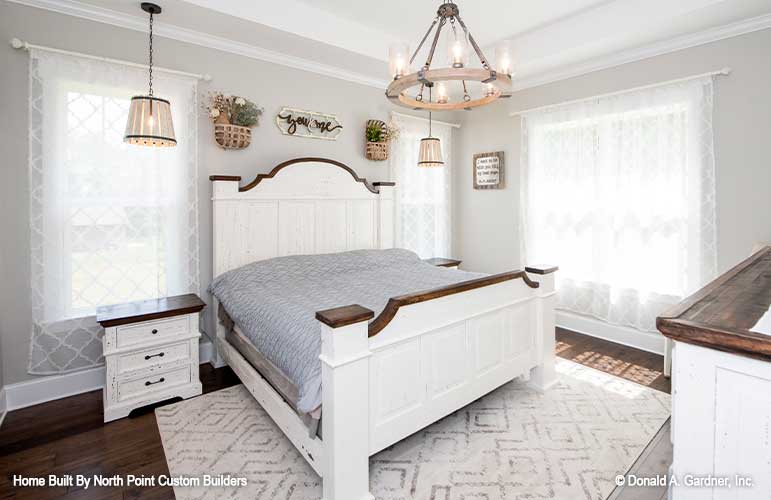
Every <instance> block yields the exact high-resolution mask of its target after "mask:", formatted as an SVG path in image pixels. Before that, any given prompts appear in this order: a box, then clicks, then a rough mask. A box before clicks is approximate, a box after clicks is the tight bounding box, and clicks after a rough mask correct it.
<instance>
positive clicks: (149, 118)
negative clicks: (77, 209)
mask: <svg viewBox="0 0 771 500" xmlns="http://www.w3.org/2000/svg"><path fill="white" fill-rule="evenodd" d="M142 10H143V11H145V12H147V13H148V14H150V64H149V68H150V71H149V74H150V75H149V76H150V89H149V91H148V93H147V95H146V96H134V97H132V98H131V107H130V108H129V117H128V122H127V123H126V133H125V134H124V136H123V142H127V143H129V144H137V145H139V146H151V147H157V148H162V147H173V146H176V145H177V138H176V136H175V135H174V123H173V122H172V119H171V103H169V101H167V100H166V99H160V98H158V97H154V96H153V16H154V15H155V14H160V13H161V8H160V7H159V6H158V5H155V4H154V3H148V2H144V3H142Z"/></svg>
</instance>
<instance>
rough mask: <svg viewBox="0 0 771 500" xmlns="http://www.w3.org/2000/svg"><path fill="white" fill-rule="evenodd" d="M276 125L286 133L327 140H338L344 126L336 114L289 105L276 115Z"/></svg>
mask: <svg viewBox="0 0 771 500" xmlns="http://www.w3.org/2000/svg"><path fill="white" fill-rule="evenodd" d="M276 125H278V128H279V130H281V133H282V134H284V135H293V136H296V137H312V138H313V139H325V140H327V141H336V140H337V136H339V135H340V132H342V131H343V126H342V124H340V120H338V119H337V117H336V116H335V115H330V114H326V113H317V112H315V111H304V110H302V109H294V108H287V107H283V108H281V111H279V112H278V114H277V115H276Z"/></svg>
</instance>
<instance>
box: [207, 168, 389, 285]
mask: <svg viewBox="0 0 771 500" xmlns="http://www.w3.org/2000/svg"><path fill="white" fill-rule="evenodd" d="M210 179H211V180H212V184H213V185H212V203H213V221H214V229H213V231H212V235H213V238H214V241H213V258H214V269H213V271H214V276H218V275H220V274H222V273H224V272H225V271H228V270H230V269H233V268H236V267H239V266H242V265H244V264H248V263H249V262H254V261H256V260H262V259H269V258H272V257H279V256H284V255H294V254H318V253H330V252H342V251H345V250H358V249H366V248H392V247H393V246H394V184H393V183H390V182H380V183H378V182H375V183H369V182H367V180H366V179H362V178H359V177H358V176H357V175H356V173H355V172H354V171H353V170H352V169H351V168H350V167H348V166H346V165H344V164H342V163H340V162H337V161H335V160H330V159H326V158H298V159H295V160H289V161H286V162H284V163H281V164H280V165H278V166H276V167H275V168H274V169H273V170H272V171H271V172H270V173H269V174H261V175H258V176H257V177H256V178H255V179H254V180H253V181H252V182H250V183H249V184H247V185H245V186H243V187H240V188H239V183H240V181H241V177H237V176H222V175H213V176H211V177H210Z"/></svg>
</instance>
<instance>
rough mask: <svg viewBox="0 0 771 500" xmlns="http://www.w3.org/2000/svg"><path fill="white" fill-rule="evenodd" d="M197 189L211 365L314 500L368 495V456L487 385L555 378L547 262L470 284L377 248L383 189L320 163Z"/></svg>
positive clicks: (469, 276) (294, 164) (387, 188)
mask: <svg viewBox="0 0 771 500" xmlns="http://www.w3.org/2000/svg"><path fill="white" fill-rule="evenodd" d="M211 180H212V182H213V190H212V192H213V196H212V202H213V222H214V230H213V256H214V262H213V265H214V276H215V280H214V281H213V283H212V291H213V292H214V296H215V301H216V302H217V304H216V307H215V308H213V309H214V310H221V311H222V314H220V315H218V321H217V339H216V343H215V344H216V364H217V365H219V366H222V365H225V364H227V365H229V366H231V368H232V369H233V371H234V372H235V373H236V374H237V375H238V376H239V378H240V379H241V381H242V382H243V383H244V385H245V387H246V388H247V389H248V390H249V391H250V392H251V393H252V395H254V397H255V398H256V399H257V401H258V402H259V403H260V405H261V406H262V407H263V408H264V409H265V410H266V412H267V413H268V414H269V415H270V416H271V417H272V418H273V420H274V421H275V422H276V423H277V425H278V426H279V427H280V428H281V429H282V430H283V432H284V433H285V434H286V436H287V438H289V440H290V441H291V442H292V443H293V444H294V446H295V447H296V448H297V449H298V450H299V451H300V453H301V454H302V455H303V457H304V458H305V459H306V460H307V461H308V463H309V464H310V465H311V467H313V469H314V470H315V471H316V472H317V473H318V474H319V475H320V476H321V477H322V481H323V494H324V498H325V499H327V500H332V499H335V500H364V499H368V498H372V496H371V494H370V493H369V461H368V458H369V456H370V455H373V454H374V453H377V452H378V451H380V450H382V449H384V448H386V447H388V446H390V445H392V444H394V443H396V442H398V441H399V440H401V439H403V438H405V437H406V436H408V435H410V434H412V433H414V432H415V431H417V430H419V429H421V428H423V427H425V426H427V425H429V424H431V423H432V422H435V421H436V420H439V419H441V418H442V417H444V416H446V415H448V414H450V413H452V412H454V411H456V410H458V409H460V408H462V407H463V406H465V405H467V404H468V403H470V402H472V401H474V400H475V399H477V398H479V397H481V396H483V395H485V394H487V393H488V392H490V391H492V390H493V389H495V388H497V387H499V386H500V385H502V384H505V383H507V382H509V381H511V380H513V379H514V378H517V377H521V378H522V379H524V380H529V382H530V384H531V385H533V386H535V387H537V388H539V389H541V390H546V389H548V387H550V386H551V385H552V384H553V383H554V382H555V380H556V375H555V371H554V275H553V273H554V271H556V268H555V267H549V266H533V267H528V268H525V270H515V271H510V272H506V273H501V274H495V275H482V274H475V273H464V272H462V271H455V270H448V269H439V268H432V267H431V266H430V265H429V264H426V263H424V262H422V261H420V259H418V258H417V256H415V255H414V254H412V253H411V252H407V251H405V250H398V249H396V250H390V249H392V248H393V246H394V224H395V217H394V193H395V190H396V189H397V186H395V185H394V184H393V183H369V182H368V181H366V179H362V178H360V177H358V176H357V175H356V173H355V172H354V171H353V170H352V169H350V168H349V167H347V166H346V165H344V164H342V163H340V162H337V161H335V160H330V159H324V158H303V159H297V160H290V161H287V162H284V163H282V164H280V165H278V166H277V167H275V168H274V169H273V170H272V171H271V172H270V173H268V174H262V175H258V176H257V177H256V178H255V179H254V180H253V181H252V182H250V183H249V184H246V185H244V186H240V181H241V178H240V177H235V176H212V177H211ZM421 266H422V267H421ZM335 270H336V271H335ZM293 273H294V274H293ZM316 275H317V276H316ZM313 276H316V277H315V281H314V278H313ZM335 276H339V280H338V279H337V278H335ZM399 277H401V278H399ZM306 278H307V279H306ZM295 285H296V286H295ZM295 288H296V289H295ZM234 297H236V298H237V299H238V300H234ZM220 299H222V300H221V301H220ZM269 317H272V319H270V320H268V319H266V318H269ZM269 331H272V333H270V334H268V332H269ZM260 336H263V337H264V338H260ZM274 344H275V345H274ZM317 356H318V357H317ZM295 357H301V358H303V361H302V362H301V363H300V365H301V366H300V367H299V368H298V367H297V366H295V365H293V364H291V363H289V361H288V360H290V361H291V358H295ZM295 361H296V360H294V361H292V362H295ZM287 363H289V364H287ZM308 372H313V373H310V374H309V373H308ZM298 373H299V374H303V375H302V376H299V375H298ZM322 414H323V417H322V418H321V421H320V422H321V428H320V431H319V432H315V429H314V427H313V420H314V419H315V420H316V422H318V417H319V416H321V415H322ZM309 423H310V430H309Z"/></svg>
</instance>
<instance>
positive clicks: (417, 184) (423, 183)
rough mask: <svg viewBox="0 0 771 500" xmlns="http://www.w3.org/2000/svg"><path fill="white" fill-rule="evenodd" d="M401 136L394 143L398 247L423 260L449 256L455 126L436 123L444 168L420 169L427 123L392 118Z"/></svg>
mask: <svg viewBox="0 0 771 500" xmlns="http://www.w3.org/2000/svg"><path fill="white" fill-rule="evenodd" d="M391 120H392V121H391V123H392V124H395V125H396V127H397V128H398V130H399V132H398V136H397V138H396V140H394V141H393V143H392V144H391V159H390V162H391V179H393V180H394V181H396V246H397V247H400V248H407V249H409V250H412V251H414V252H416V253H417V254H418V255H420V256H421V257H422V258H430V257H449V256H450V246H451V241H452V240H451V237H452V235H451V224H452V205H451V203H452V200H451V194H452V184H451V180H452V127H451V126H450V125H445V124H441V123H437V122H434V123H433V125H432V135H433V136H434V137H438V138H439V140H440V142H441V145H442V155H443V157H444V166H443V167H432V168H422V167H418V165H417V164H418V150H419V148H420V139H422V138H423V137H427V136H428V121H426V120H423V119H420V118H410V117H404V116H401V115H396V114H394V115H392V117H391Z"/></svg>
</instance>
